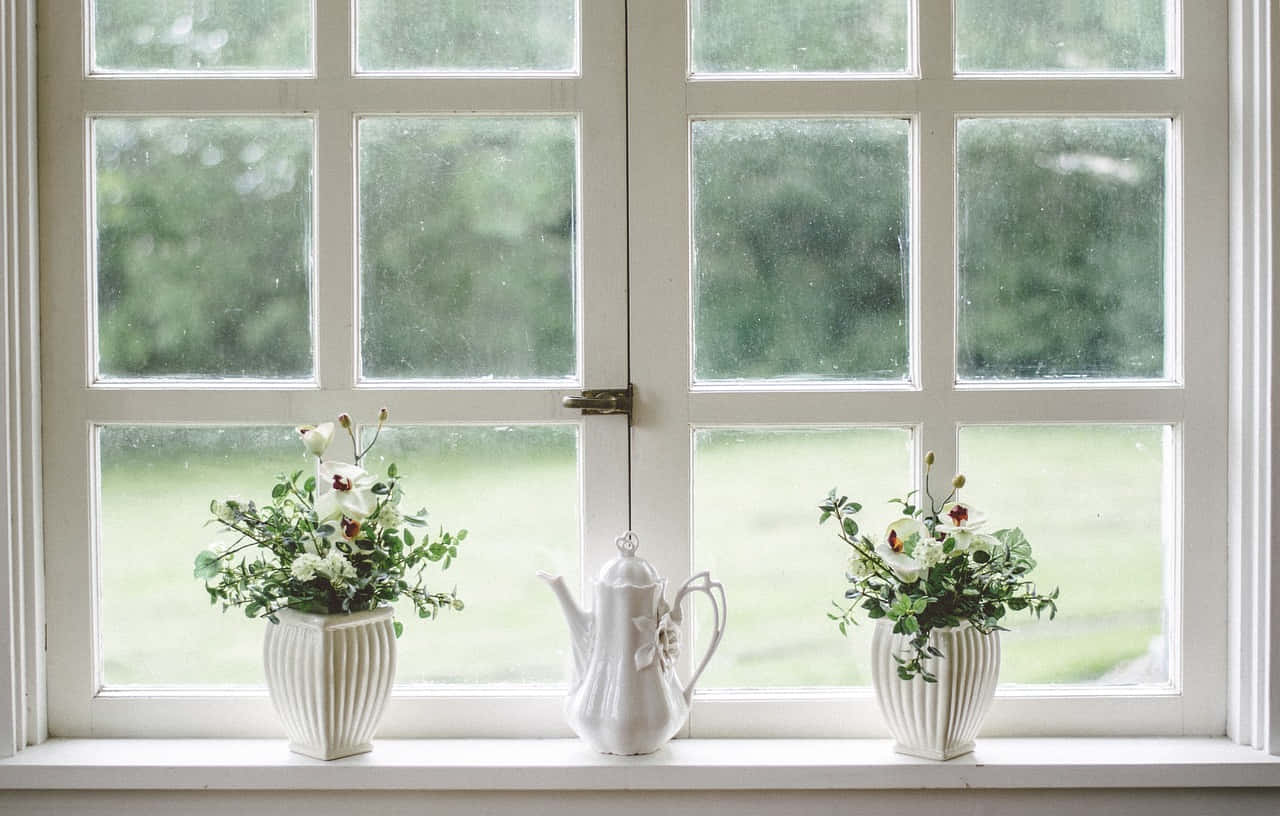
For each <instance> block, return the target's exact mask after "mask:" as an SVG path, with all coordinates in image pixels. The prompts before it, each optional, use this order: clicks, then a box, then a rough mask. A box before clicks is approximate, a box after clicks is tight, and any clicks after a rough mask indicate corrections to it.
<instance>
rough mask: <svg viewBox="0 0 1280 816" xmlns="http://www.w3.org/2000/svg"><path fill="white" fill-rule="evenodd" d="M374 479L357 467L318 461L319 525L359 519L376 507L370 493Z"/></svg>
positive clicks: (317, 500) (366, 516) (373, 497)
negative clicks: (338, 520) (333, 521)
mask: <svg viewBox="0 0 1280 816" xmlns="http://www.w3.org/2000/svg"><path fill="white" fill-rule="evenodd" d="M375 484H377V480H376V479H374V478H373V476H371V475H370V474H369V473H368V471H366V470H365V469H364V468H362V467H359V466H357V465H348V464H346V463H344V462H321V463H320V464H319V465H318V466H317V467H316V492H317V495H316V515H317V516H319V517H320V521H321V522H325V521H332V520H333V519H338V518H342V517H343V516H345V517H347V518H349V519H354V520H357V521H358V520H361V519H365V518H368V516H369V514H370V513H372V512H373V511H374V509H375V508H376V507H377V506H378V497H377V496H375V495H374V493H373V486H374V485H375Z"/></svg>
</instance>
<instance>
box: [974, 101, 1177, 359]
mask: <svg viewBox="0 0 1280 816" xmlns="http://www.w3.org/2000/svg"><path fill="white" fill-rule="evenodd" d="M1170 130H1171V123H1170V121H1169V120H1168V119H1106V118H1093V119H1083V118H1081V119H1041V118H1027V119H965V120H961V121H960V122H959V123H958V124H957V152H958V156H957V196H956V205H957V209H956V235H957V241H958V255H959V270H958V276H959V280H958V291H959V302H958V303H957V307H956V312H957V321H958V323H957V330H956V341H957V348H956V357H957V359H956V367H957V374H958V376H959V377H960V378H961V379H975V380H981V379H1073V378H1074V379H1081V378H1159V377H1164V376H1167V374H1168V372H1169V367H1170V365H1171V363H1172V361H1171V360H1170V359H1169V354H1168V353H1167V352H1166V347H1167V345H1168V343H1169V341H1170V337H1169V334H1168V332H1169V331H1170V329H1171V327H1170V326H1167V325H1166V313H1167V303H1166V298H1168V297H1169V290H1168V287H1167V286H1166V283H1165V282H1166V279H1167V268H1168V263H1169V258H1168V256H1167V252H1166V246H1167V242H1168V234H1167V230H1168V229H1169V225H1168V219H1167V210H1168V198H1167V196H1168V186H1167V185H1168V170H1167V167H1168V162H1169V158H1168V155H1167V154H1168V144H1169V134H1170Z"/></svg>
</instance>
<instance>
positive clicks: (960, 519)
mask: <svg viewBox="0 0 1280 816" xmlns="http://www.w3.org/2000/svg"><path fill="white" fill-rule="evenodd" d="M947 515H948V516H951V523H952V524H964V523H965V522H966V521H968V520H969V508H968V507H965V506H964V505H963V504H957V505H956V506H955V507H952V508H951V510H950V512H948V513H947Z"/></svg>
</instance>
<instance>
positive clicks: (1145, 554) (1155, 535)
mask: <svg viewBox="0 0 1280 816" xmlns="http://www.w3.org/2000/svg"><path fill="white" fill-rule="evenodd" d="M1171 440H1172V430H1171V429H1170V428H1169V427H1167V426H1162V425H1030V426H1005V427H1000V426H975V427H967V428H962V429H961V431H960V461H961V466H962V470H963V472H964V474H965V476H966V477H967V478H968V484H967V486H966V487H965V489H964V494H965V499H966V500H969V501H972V502H973V503H974V504H975V505H976V506H977V507H978V508H980V509H981V510H982V511H983V513H985V514H986V516H987V518H988V520H989V524H991V525H992V526H993V528H994V529H1003V528H1006V527H1021V528H1022V531H1023V532H1024V533H1026V535H1027V540H1028V541H1030V542H1031V547H1032V552H1033V553H1034V555H1035V558H1036V561H1037V562H1038V565H1037V567H1036V571H1035V573H1034V574H1033V576H1032V577H1033V578H1034V580H1035V582H1036V584H1037V586H1038V587H1039V588H1040V589H1042V590H1045V591H1047V590H1050V589H1052V588H1053V587H1055V586H1057V587H1060V588H1061V590H1062V598H1061V601H1060V604H1061V612H1060V613H1059V614H1058V617H1057V619H1056V620H1053V621H1050V620H1048V619H1047V618H1045V619H1044V620H1041V621H1038V622H1037V621H1036V620H1035V619H1034V618H1033V617H1031V616H1029V615H1028V614H1026V613H1025V612H1024V613H1011V615H1012V617H1011V618H1010V620H1009V621H1006V625H1007V626H1009V628H1010V629H1012V630H1013V631H1011V632H1005V633H1002V634H1001V638H1002V648H1003V652H1004V657H1003V659H1002V664H1001V669H1000V680H1001V682H1003V683H1085V684H1091V685H1128V684H1133V683H1164V682H1167V681H1168V680H1169V677H1170V672H1169V662H1168V661H1169V653H1168V635H1167V633H1166V630H1165V621H1166V619H1167V615H1168V610H1167V607H1166V587H1167V583H1166V579H1165V572H1166V570H1167V569H1168V567H1167V560H1168V557H1169V553H1170V551H1171V546H1172V541H1173V536H1174V530H1173V523H1174V522H1173V521H1172V519H1173V518H1174V513H1173V512H1172V508H1171V507H1170V506H1169V503H1170V501H1171V499H1170V498H1169V496H1168V495H1166V492H1165V490H1166V489H1165V475H1164V474H1165V469H1166V466H1167V465H1168V464H1171V461H1172V460H1170V459H1167V458H1166V457H1168V456H1169V455H1170V453H1171V450H1172V441H1171Z"/></svg>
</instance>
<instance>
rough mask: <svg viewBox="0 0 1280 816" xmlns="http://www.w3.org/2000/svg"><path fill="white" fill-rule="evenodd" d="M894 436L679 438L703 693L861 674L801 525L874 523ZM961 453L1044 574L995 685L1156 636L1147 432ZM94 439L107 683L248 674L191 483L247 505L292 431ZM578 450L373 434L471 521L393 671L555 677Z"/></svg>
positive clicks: (289, 454) (1043, 678)
mask: <svg viewBox="0 0 1280 816" xmlns="http://www.w3.org/2000/svg"><path fill="white" fill-rule="evenodd" d="M908 443H909V439H908V436H907V433H906V432H905V431H898V430H893V429H867V430H857V431H841V432H836V431H806V432H798V431H781V432H779V431H760V430H756V431H750V432H747V431H733V430H717V431H708V432H702V433H701V434H700V435H699V438H698V442H697V458H696V471H695V480H696V488H695V490H696V499H697V510H696V513H695V562H696V565H697V567H698V568H699V569H710V570H711V571H712V574H713V576H714V577H715V578H717V579H719V580H721V581H723V582H724V583H725V586H726V589H727V593H728V601H729V610H730V612H729V626H728V631H727V634H726V637H725V640H724V643H723V645H722V647H721V652H720V654H719V655H718V656H717V658H716V659H715V660H714V661H713V662H712V663H711V666H710V668H709V669H708V671H707V674H706V675H705V677H704V681H703V684H704V685H705V686H708V687H712V686H718V687H736V686H778V685H858V684H865V683H867V682H868V677H867V674H866V671H865V668H864V666H865V655H866V652H867V648H868V647H867V640H868V639H869V635H870V630H871V627H870V626H863V627H860V628H859V629H858V630H857V631H855V632H853V633H851V635H850V637H849V638H848V639H844V638H841V637H840V635H839V633H838V632H836V630H835V627H834V625H833V624H831V622H830V621H828V620H827V619H826V618H825V610H826V608H827V607H828V606H829V604H830V602H831V600H833V599H839V598H840V597H841V595H842V593H843V579H842V574H843V566H844V560H845V556H846V552H845V548H844V545H842V544H840V543H839V542H838V541H836V540H835V539H834V537H833V536H832V534H831V531H830V530H828V529H820V528H819V527H818V526H817V524H816V521H817V512H816V510H815V509H814V505H815V504H816V502H817V500H818V499H819V498H821V496H822V495H824V494H825V492H826V491H827V490H828V489H829V488H830V487H831V486H833V485H839V486H840V487H841V490H842V491H843V492H846V493H848V494H849V495H851V496H855V497H858V498H859V499H860V500H861V501H862V503H863V504H864V505H865V509H864V511H863V513H862V517H863V522H864V527H866V528H868V529H871V530H878V529H879V528H880V527H882V526H883V525H884V524H886V523H887V522H888V521H889V520H890V519H891V518H892V510H891V509H890V508H889V507H888V506H887V505H886V504H884V500H885V499H887V498H889V497H890V496H891V495H896V494H899V493H901V492H902V491H903V490H904V489H905V488H906V485H907V483H908V481H909V475H908V474H909V464H910V452H909V449H908ZM336 444H339V443H338V442H335V445H336ZM963 445H964V449H965V451H966V452H967V453H968V459H969V460H970V461H971V462H973V464H971V465H969V466H968V467H967V474H968V476H969V483H970V489H968V490H967V491H966V496H967V498H969V499H970V500H971V501H973V502H974V503H975V504H976V505H977V506H979V507H980V508H982V509H983V510H985V511H986V512H987V513H988V516H989V517H990V518H991V520H992V522H993V523H994V524H995V525H996V526H1012V525H1013V524H1018V525H1020V526H1022V527H1023V529H1024V530H1025V531H1026V532H1027V534H1028V537H1029V538H1030V539H1031V541H1032V543H1033V545H1034V546H1035V548H1036V552H1037V555H1038V557H1039V558H1040V562H1041V571H1040V575H1039V578H1040V583H1041V584H1042V585H1045V586H1052V585H1055V584H1061V586H1062V590H1063V596H1062V602H1061V603H1062V609H1063V611H1062V614H1061V615H1060V616H1059V618H1058V620H1057V621H1055V622H1053V623H1048V622H1042V623H1039V624H1035V623H1033V622H1031V621H1030V620H1027V619H1025V618H1024V617H1021V616H1020V617H1018V618H1015V620H1014V623H1015V624H1016V627H1017V631H1015V632H1013V633H1011V634H1007V635H1005V647H1006V648H1005V659H1004V667H1003V675H1002V679H1004V680H1005V681H1008V682H1022V683H1040V682H1096V681H1097V680H1098V679H1099V678H1103V677H1104V676H1105V675H1107V674H1108V673H1109V672H1111V671H1112V670H1113V669H1115V668H1116V667H1117V666H1123V665H1126V664H1130V662H1131V661H1134V660H1135V659H1136V658H1139V657H1141V656H1142V655H1143V654H1144V653H1146V652H1147V651H1148V649H1149V647H1151V646H1152V644H1153V642H1155V643H1159V642H1160V634H1161V631H1162V624H1161V621H1162V596H1163V592H1162V545H1161V540H1162V538H1161V537H1162V532H1161V530H1162V527H1161V463H1162V448H1161V431H1160V430H1159V429H1155V428H1098V427H1092V428H1073V427H1069V426H1063V427H1050V428H1043V427H1042V428H1035V429H1027V428H1020V429H986V428H983V429H972V430H968V431H966V432H965V436H964V438H963ZM102 448H103V454H102V471H103V492H102V505H101V517H102V538H103V540H102V558H101V560H100V563H101V570H102V610H101V613H102V618H101V619H102V630H103V631H102V648H103V656H104V667H103V668H104V678H105V680H106V682H107V683H108V684H111V685H126V684H139V683H141V684H170V683H173V684H184V683H201V684H211V683H233V684H257V683H260V682H261V667H260V654H259V650H260V648H261V636H262V627H263V626H264V625H267V624H264V623H263V622H261V621H256V620H254V621H250V620H247V619H245V618H243V617H240V616H239V615H238V614H235V613H228V614H225V615H224V614H221V613H219V612H218V611H217V610H216V609H215V608H211V607H209V606H208V604H207V598H206V596H205V594H204V592H203V589H202V588H201V586H200V584H199V582H197V581H196V580H194V579H193V578H192V577H191V559H192V557H193V556H194V554H195V553H196V552H197V551H199V550H200V549H203V548H204V547H206V546H207V545H208V543H209V542H210V540H211V539H212V538H213V537H214V534H215V532H216V531H215V528H213V527H205V526H203V523H204V520H205V518H206V515H207V507H208V503H209V500H210V499H211V498H213V497H215V496H225V495H229V494H236V493H238V494H241V495H243V496H246V497H249V498H255V497H256V498H260V497H262V496H263V495H265V493H266V491H267V490H269V488H270V485H271V480H272V476H273V475H274V474H275V473H277V472H280V471H285V470H296V469H299V468H303V467H306V466H307V461H306V459H305V458H304V457H303V456H302V455H301V452H300V446H299V445H298V444H297V442H296V440H295V439H294V438H293V434H292V431H290V430H289V429H227V430H213V429H210V430H201V431H198V432H193V431H190V430H185V429H161V428H150V429H145V430H137V429H121V428H112V429H108V430H106V431H104V435H103V441H102ZM575 449H576V436H575V432H574V428H573V426H536V427H533V426H514V427H510V428H497V429H495V428H489V427H485V428H479V427H466V426H453V427H431V428H393V429H391V430H390V431H389V432H388V433H387V434H386V435H384V439H383V441H382V442H380V443H379V445H378V448H377V449H376V453H377V454H378V458H377V459H376V460H374V461H370V462H369V465H370V467H371V468H382V467H385V464H386V462H388V461H392V460H394V461H395V462H396V463H397V464H398V465H399V467H400V470H401V472H402V473H404V474H405V475H406V476H407V477H408V478H407V480H406V484H407V486H408V488H409V496H408V498H407V500H406V502H407V504H408V505H410V506H412V507H414V508H416V507H417V506H418V505H420V504H426V505H427V506H428V507H429V508H430V509H431V513H432V518H433V520H434V522H435V523H437V524H443V525H444V526H445V527H447V528H450V529H456V528H458V527H466V528H468V529H469V530H470V531H471V535H470V537H469V538H468V540H467V542H466V544H465V548H464V551H463V552H462V554H461V556H460V558H459V560H458V562H457V563H456V565H455V566H454V567H453V568H451V569H450V570H449V571H448V572H447V573H443V574H441V573H435V575H434V580H435V582H436V585H438V586H439V587H440V588H443V589H448V588H451V587H452V586H453V585H454V584H455V583H456V585H457V586H458V591H459V594H460V595H461V596H462V597H463V598H464V599H465V600H466V602H467V609H466V611H465V612H463V613H461V614H456V615H446V616H445V617H444V618H442V619H441V620H439V621H435V622H421V621H418V620H417V619H414V618H409V617H403V618H402V619H404V620H405V623H406V631H405V634H404V637H403V638H402V639H401V641H400V679H401V681H403V682H491V683H529V682H558V681H560V680H561V678H562V676H563V669H564V665H565V661H566V658H567V645H568V643H567V634H566V632H565V630H564V626H563V623H562V621H561V617H560V612H559V610H558V608H557V607H556V605H555V603H554V600H553V598H552V597H551V594H550V593H549V592H548V591H547V589H546V588H545V586H543V584H542V583H541V582H540V581H538V580H537V579H536V578H535V577H534V571H535V570H538V569H545V570H548V571H551V572H560V573H564V574H566V575H567V576H568V577H569V578H570V580H571V581H573V580H576V577H577V574H578V555H577V552H578V541H577V536H578V533H577V530H578V512H579V510H578V507H577V487H576V478H577V476H576V474H577V465H576V460H575ZM638 532H639V533H640V534H641V536H643V535H644V531H643V530H639V531H638ZM695 603H699V608H700V610H701V609H702V606H701V602H700V601H695ZM703 612H705V610H703ZM700 620H702V616H701V614H700ZM1138 676H1141V677H1143V678H1149V679H1160V678H1161V677H1162V676H1163V675H1156V676H1150V677H1149V675H1142V674H1139V675H1138ZM1132 679H1134V674H1133V672H1132V671H1131V672H1129V673H1128V674H1126V675H1125V676H1123V677H1121V678H1119V680H1132ZM1119 680H1117V678H1115V677H1112V678H1110V679H1109V680H1108V682H1116V681H1119Z"/></svg>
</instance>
